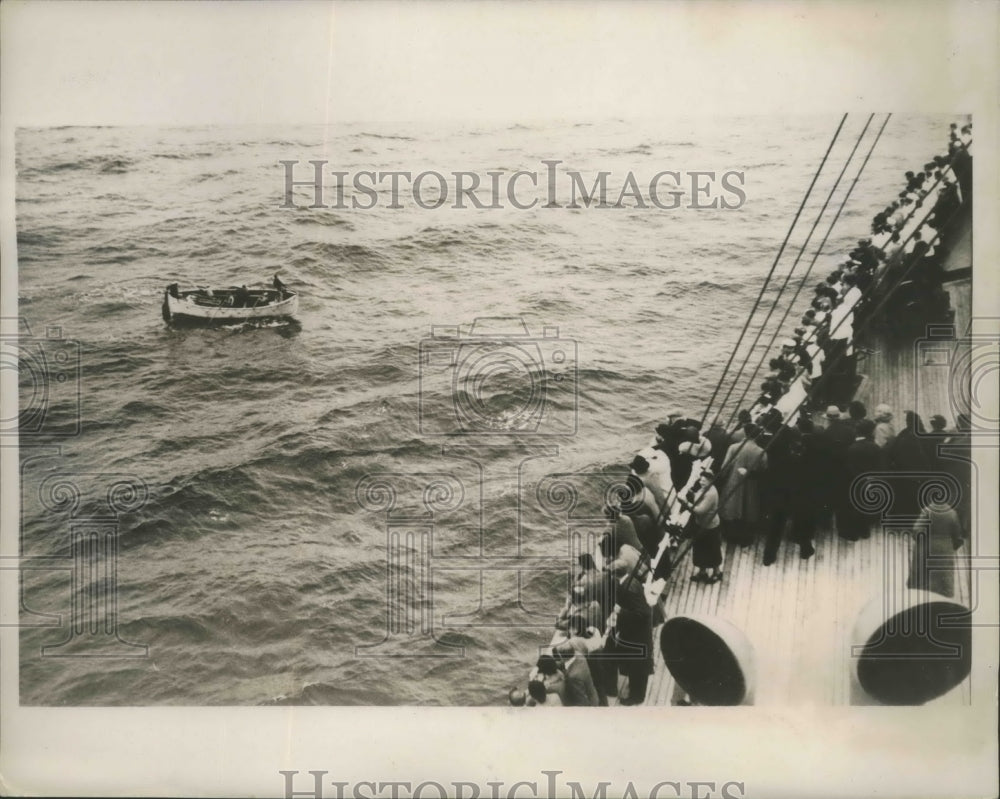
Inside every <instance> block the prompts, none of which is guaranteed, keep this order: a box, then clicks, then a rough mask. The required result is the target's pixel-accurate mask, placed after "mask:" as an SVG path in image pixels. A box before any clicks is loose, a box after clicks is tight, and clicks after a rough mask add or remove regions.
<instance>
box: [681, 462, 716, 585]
mask: <svg viewBox="0 0 1000 799" xmlns="http://www.w3.org/2000/svg"><path fill="white" fill-rule="evenodd" d="M714 479H715V475H714V474H713V473H712V471H711V470H710V469H704V470H703V471H702V473H701V475H700V476H699V478H698V481H697V483H696V484H695V485H694V486H693V487H692V488H691V490H690V491H688V492H687V493H686V494H685V495H684V496H682V497H680V498H679V502H680V504H681V506H682V507H683V508H684V509H685V510H689V511H691V517H690V521H689V522H688V528H687V530H686V531H685V532H686V535H688V536H689V537H691V538H692V539H693V543H692V545H691V562H692V563H693V564H694V566H695V568H696V569H697V571H696V572H695V573H694V574H693V575H692V576H691V579H692V580H693V581H695V582H703V583H717V582H719V581H720V580H722V531H721V529H720V524H721V521H720V520H719V491H718V489H717V488H716V487H715V485H714V484H713V482H714Z"/></svg>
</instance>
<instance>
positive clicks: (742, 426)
mask: <svg viewBox="0 0 1000 799" xmlns="http://www.w3.org/2000/svg"><path fill="white" fill-rule="evenodd" d="M752 421H753V416H752V415H751V413H750V410H749V409H748V408H742V409H741V410H740V412H739V413H737V414H736V429H735V430H733V432H731V433H730V434H729V445H730V446H732V445H733V444H739V443H740V442H741V441H743V440H744V439H745V438H746V426H747V424H749V423H750V422H752ZM727 449H728V448H727Z"/></svg>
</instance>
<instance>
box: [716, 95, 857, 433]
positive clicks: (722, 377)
mask: <svg viewBox="0 0 1000 799" xmlns="http://www.w3.org/2000/svg"><path fill="white" fill-rule="evenodd" d="M846 120H847V114H844V116H842V117H841V118H840V124H839V125H837V130H836V131H834V134H833V138H832V139H830V145H829V146H828V147H827V148H826V152H825V153H824V154H823V160H822V161H820V164H819V168H818V169H817V170H816V174H814V175H813V179H812V182H811V183H810V184H809V188H808V189H807V190H806V193H805V196H804V197H803V198H802V202H801V203H799V208H798V210H797V211H796V212H795V217H794V219H792V224H791V225H790V226H789V228H788V232H787V233H786V234H785V240H784V241H782V242H781V247H780V248H779V249H778V254H777V255H776V256H774V262H773V263H772V264H771V269H770V270H769V271H768V273H767V277H766V278H765V279H764V283H763V285H761V287H760V293H759V294H758V295H757V299H756V300H755V301H754V304H753V308H751V309H750V313H749V315H748V316H747V320H746V322H745V323H744V324H743V330H741V331H740V335H739V338H738V339H737V340H736V345H735V346H734V347H733V351H732V352H731V353H730V354H729V360H728V361H727V362H726V366H725V368H723V370H722V374H721V375H719V381H718V382H717V383H716V384H715V390H714V391H712V396H711V398H710V399H709V401H708V405H707V406H706V408H705V414H704V416H703V417H702V421H701V423H702V425H704V424H705V419H706V418H707V417H708V412H709V410H710V409H711V407H712V404H713V403H714V402H715V398H716V397H717V396H718V394H719V389H720V388H722V383H723V381H724V380H725V379H726V373H727V372H728V371H729V367H730V366H732V364H733V358H735V357H736V352H737V350H739V347H740V344H741V343H742V341H743V337H744V336H745V335H746V332H747V329H748V328H749V327H750V321H751V320H752V319H753V316H754V314H755V313H756V312H757V306H758V305H760V301H761V299H762V298H763V297H764V292H765V291H766V290H767V284H768V283H769V282H770V280H771V277H772V276H773V275H774V270H775V269H776V268H777V266H778V261H779V260H781V256H782V254H783V253H784V252H785V246H786V245H787V244H788V240H789V239H790V238H791V236H792V231H793V230H795V225H796V224H797V223H798V221H799V216H800V215H801V214H802V209H803V208H805V205H806V202H807V201H808V200H809V195H810V194H811V193H812V190H813V186H815V185H816V181H817V180H818V179H819V176H820V173H821V172H822V171H823V167H824V166H825V165H826V159H827V158H828V157H829V155H830V151H831V150H832V149H833V145H834V144H835V143H836V141H837V137H838V136H839V135H840V131H841V129H842V128H843V127H844V122H845V121H846Z"/></svg>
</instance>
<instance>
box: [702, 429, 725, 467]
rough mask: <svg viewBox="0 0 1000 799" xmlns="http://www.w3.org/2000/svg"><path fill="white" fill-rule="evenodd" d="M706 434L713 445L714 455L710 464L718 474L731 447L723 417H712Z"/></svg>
mask: <svg viewBox="0 0 1000 799" xmlns="http://www.w3.org/2000/svg"><path fill="white" fill-rule="evenodd" d="M704 436H705V438H707V439H708V443H709V444H710V445H711V447H712V449H711V452H712V457H711V461H710V464H709V465H710V466H711V469H712V471H713V472H715V473H716V474H718V473H719V469H721V468H722V462H723V461H724V460H725V459H726V450H727V449H729V431H728V430H726V428H725V426H724V425H723V423H722V417H720V416H714V417H712V420H711V422H710V423H709V425H708V430H706V431H705V433H704Z"/></svg>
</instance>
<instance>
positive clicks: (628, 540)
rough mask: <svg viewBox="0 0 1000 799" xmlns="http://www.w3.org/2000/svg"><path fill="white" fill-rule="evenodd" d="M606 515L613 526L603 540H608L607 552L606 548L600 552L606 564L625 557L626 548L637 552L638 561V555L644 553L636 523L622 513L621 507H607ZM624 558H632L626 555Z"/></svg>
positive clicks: (605, 509) (602, 548)
mask: <svg viewBox="0 0 1000 799" xmlns="http://www.w3.org/2000/svg"><path fill="white" fill-rule="evenodd" d="M604 514H605V516H607V517H608V521H609V522H610V525H611V526H610V529H609V530H608V532H607V533H605V535H604V537H603V538H602V539H601V541H602V542H604V541H605V539H607V544H606V546H607V548H608V549H607V551H605V548H604V546H602V547H601V550H600V552H601V556H602V557H603V558H604V562H605V563H608V562H610V561H612V560H614V559H615V558H617V557H623V555H622V550H623V549H624V548H626V547H628V548H629V549H630V550H633V551H634V552H636V554H637V560H638V554H639V553H640V552H641V551H642V542H641V541H640V540H639V535H638V533H636V531H635V523H634V522H633V521H632V519H631V518H630V517H629V516H628V515H627V514H625V513H622V512H621V508H620V505H619V506H618V507H614V508H613V507H611V506H610V505H607V506H605V508H604ZM624 557H630V556H629V555H628V553H626V554H625V555H624ZM631 565H634V564H631ZM605 568H607V567H605Z"/></svg>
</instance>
